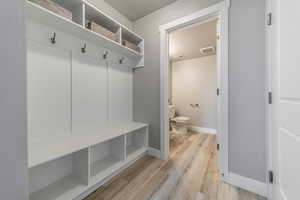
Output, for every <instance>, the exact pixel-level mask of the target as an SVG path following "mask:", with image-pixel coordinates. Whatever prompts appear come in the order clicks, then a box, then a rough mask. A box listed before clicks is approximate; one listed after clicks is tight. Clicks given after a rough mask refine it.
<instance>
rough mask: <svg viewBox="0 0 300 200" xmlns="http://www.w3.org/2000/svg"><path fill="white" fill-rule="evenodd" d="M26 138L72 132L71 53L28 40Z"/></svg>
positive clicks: (40, 137)
mask: <svg viewBox="0 0 300 200" xmlns="http://www.w3.org/2000/svg"><path fill="white" fill-rule="evenodd" d="M27 48H28V50H27V104H28V108H27V109H28V110H27V113H28V114H27V115H28V120H27V121H28V140H29V142H32V141H36V140H37V141H39V140H41V139H42V140H44V139H49V138H54V137H56V136H65V135H68V134H70V131H71V115H70V113H71V96H70V94H71V52H70V51H67V50H62V49H59V48H54V47H50V46H47V45H42V44H38V43H35V42H32V41H28V42H27Z"/></svg>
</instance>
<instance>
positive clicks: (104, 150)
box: [90, 136, 125, 180]
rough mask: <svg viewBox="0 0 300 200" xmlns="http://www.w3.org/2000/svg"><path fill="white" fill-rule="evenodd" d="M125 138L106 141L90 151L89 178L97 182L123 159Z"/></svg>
mask: <svg viewBox="0 0 300 200" xmlns="http://www.w3.org/2000/svg"><path fill="white" fill-rule="evenodd" d="M124 149H125V137H124V136H120V137H117V138H114V139H112V140H108V141H105V142H102V143H99V144H97V145H94V146H92V147H91V149H90V159H91V160H90V162H91V178H94V179H96V180H99V179H101V178H103V177H105V176H107V174H109V173H110V171H111V170H112V169H113V168H114V167H115V166H117V165H118V164H120V163H121V162H122V161H124V159H125V153H124Z"/></svg>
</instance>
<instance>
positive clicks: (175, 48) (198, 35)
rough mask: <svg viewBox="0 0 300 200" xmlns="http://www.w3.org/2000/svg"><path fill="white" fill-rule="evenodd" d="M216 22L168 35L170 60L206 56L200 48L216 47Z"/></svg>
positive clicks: (193, 26)
mask: <svg viewBox="0 0 300 200" xmlns="http://www.w3.org/2000/svg"><path fill="white" fill-rule="evenodd" d="M216 39H217V20H213V21H209V22H206V23H202V24H194V25H191V26H189V27H186V28H183V29H179V30H177V31H174V32H172V33H171V34H170V59H171V61H179V60H186V59H193V58H197V57H202V56H207V55H203V54H201V52H200V48H204V47H208V46H213V47H215V46H216Z"/></svg>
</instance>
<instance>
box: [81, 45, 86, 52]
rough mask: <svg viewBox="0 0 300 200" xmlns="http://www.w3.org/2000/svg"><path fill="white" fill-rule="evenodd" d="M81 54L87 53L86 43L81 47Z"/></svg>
mask: <svg viewBox="0 0 300 200" xmlns="http://www.w3.org/2000/svg"><path fill="white" fill-rule="evenodd" d="M81 52H82V53H85V52H86V43H85V44H84V46H83V47H81Z"/></svg>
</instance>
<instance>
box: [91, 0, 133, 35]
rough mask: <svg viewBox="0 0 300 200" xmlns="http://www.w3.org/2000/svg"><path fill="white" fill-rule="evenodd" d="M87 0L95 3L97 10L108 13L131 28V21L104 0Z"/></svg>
mask: <svg viewBox="0 0 300 200" xmlns="http://www.w3.org/2000/svg"><path fill="white" fill-rule="evenodd" d="M88 2H90V3H92V4H93V5H95V6H96V7H97V8H98V9H99V10H101V11H102V12H104V13H106V14H108V15H109V16H110V17H112V18H113V19H115V20H117V21H118V22H119V23H121V24H123V25H125V26H127V27H128V28H130V29H132V28H133V23H132V22H131V21H130V20H129V19H128V18H126V17H125V16H124V15H122V14H121V13H120V12H119V11H117V10H116V9H115V8H113V7H111V6H110V5H109V4H108V3H106V2H105V1H104V0H88Z"/></svg>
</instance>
